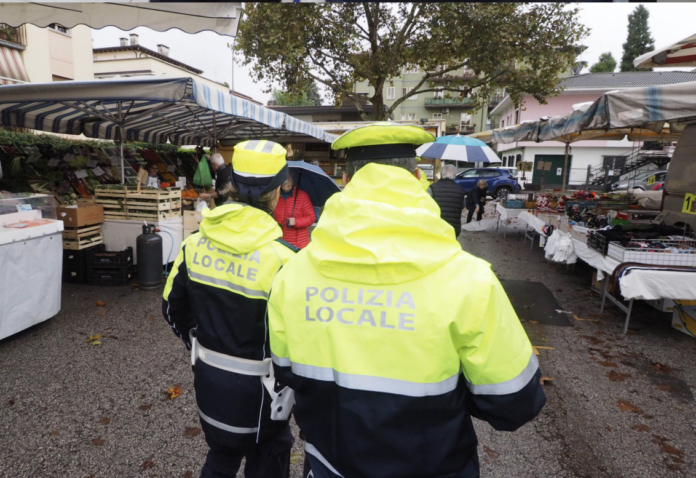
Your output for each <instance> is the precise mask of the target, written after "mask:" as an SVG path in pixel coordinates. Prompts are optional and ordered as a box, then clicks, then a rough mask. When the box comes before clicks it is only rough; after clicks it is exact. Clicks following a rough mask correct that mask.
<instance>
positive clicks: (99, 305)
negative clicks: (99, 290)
mask: <svg viewBox="0 0 696 478" xmlns="http://www.w3.org/2000/svg"><path fill="white" fill-rule="evenodd" d="M97 307H106V304H105V303H104V302H102V301H101V300H98V301H97Z"/></svg>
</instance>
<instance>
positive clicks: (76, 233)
mask: <svg viewBox="0 0 696 478" xmlns="http://www.w3.org/2000/svg"><path fill="white" fill-rule="evenodd" d="M102 243H103V241H102V234H101V225H96V226H84V227H74V228H72V227H71V228H66V229H64V230H63V249H68V250H71V251H80V250H82V249H87V248H88V247H92V246H96V245H98V244H102Z"/></svg>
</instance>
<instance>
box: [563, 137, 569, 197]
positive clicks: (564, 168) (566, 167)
mask: <svg viewBox="0 0 696 478" xmlns="http://www.w3.org/2000/svg"><path fill="white" fill-rule="evenodd" d="M569 154H570V141H568V142H567V143H566V145H565V161H564V162H563V184H561V195H563V194H564V193H565V190H566V182H567V181H568V155H569Z"/></svg>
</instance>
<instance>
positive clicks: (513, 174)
mask: <svg viewBox="0 0 696 478" xmlns="http://www.w3.org/2000/svg"><path fill="white" fill-rule="evenodd" d="M508 172H509V173H510V176H517V170H516V169H508Z"/></svg>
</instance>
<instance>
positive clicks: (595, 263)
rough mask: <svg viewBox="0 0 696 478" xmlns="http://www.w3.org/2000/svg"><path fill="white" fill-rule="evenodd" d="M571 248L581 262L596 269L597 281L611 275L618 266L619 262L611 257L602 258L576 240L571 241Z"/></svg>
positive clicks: (602, 256)
mask: <svg viewBox="0 0 696 478" xmlns="http://www.w3.org/2000/svg"><path fill="white" fill-rule="evenodd" d="M573 248H574V250H575V254H576V255H577V256H578V257H579V258H580V259H581V260H582V261H583V262H586V263H588V264H589V265H591V266H592V267H594V268H595V269H597V280H602V279H604V274H611V273H612V272H614V269H616V268H617V267H618V265H619V261H617V260H614V259H612V258H611V257H607V256H604V255H602V254H600V253H599V251H595V250H594V249H590V248H589V247H587V244H583V243H582V242H580V241H578V240H577V239H573Z"/></svg>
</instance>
